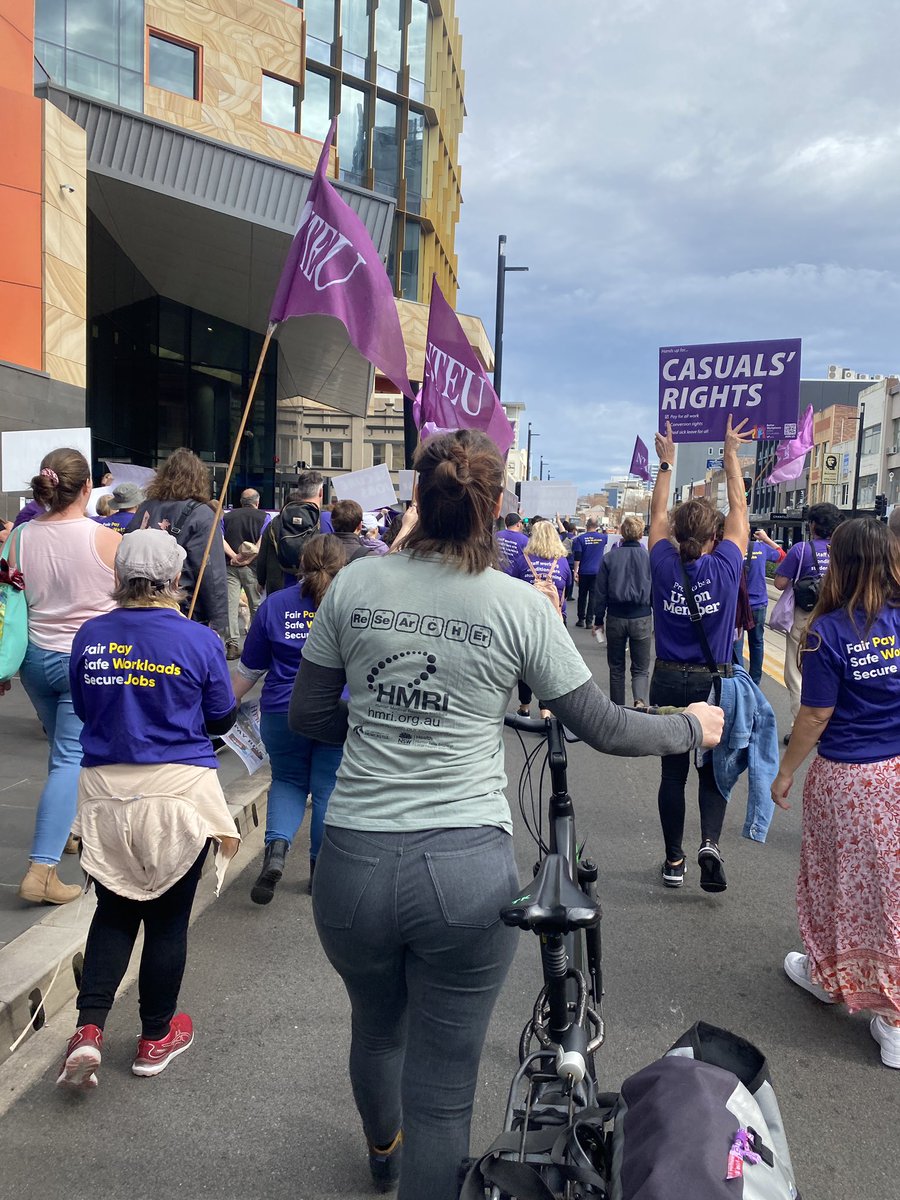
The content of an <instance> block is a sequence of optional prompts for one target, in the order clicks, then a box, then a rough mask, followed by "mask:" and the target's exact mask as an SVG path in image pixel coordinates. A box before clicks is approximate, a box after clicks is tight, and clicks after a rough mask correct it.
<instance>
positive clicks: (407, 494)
mask: <svg viewBox="0 0 900 1200" xmlns="http://www.w3.org/2000/svg"><path fill="white" fill-rule="evenodd" d="M397 477H398V478H397V499H398V500H399V501H400V502H401V504H402V503H403V501H404V500H412V494H413V483H414V482H415V478H416V473H415V471H398V472H397Z"/></svg>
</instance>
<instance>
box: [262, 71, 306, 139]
mask: <svg viewBox="0 0 900 1200" xmlns="http://www.w3.org/2000/svg"><path fill="white" fill-rule="evenodd" d="M262 119H263V122H264V123H265V124H266V125H277V126H278V128H279V129H289V130H290V131H291V133H298V132H299V131H300V88H299V86H298V85H297V84H296V83H288V81H287V80H286V79H278V78H276V76H274V75H267V74H266V73H265V71H264V72H263V77H262Z"/></svg>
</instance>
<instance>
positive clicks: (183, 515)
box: [169, 500, 200, 542]
mask: <svg viewBox="0 0 900 1200" xmlns="http://www.w3.org/2000/svg"><path fill="white" fill-rule="evenodd" d="M199 507H200V501H199V500H187V501H186V502H185V503H184V504H183V505H182V507H181V508H180V509H179V511H178V516H177V517H176V518H175V524H174V525H170V526H169V533H171V535H172V537H173V538H174V539H175V540H176V542H177V541H178V538H179V536H180V535H181V531H182V529H184V527H185V524H186V523H187V519H188V517H189V516H190V515H191V513H192V512H193V511H194V509H195V508H199Z"/></svg>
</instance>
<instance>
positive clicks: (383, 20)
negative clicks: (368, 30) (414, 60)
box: [375, 0, 403, 92]
mask: <svg viewBox="0 0 900 1200" xmlns="http://www.w3.org/2000/svg"><path fill="white" fill-rule="evenodd" d="M402 43H403V4H402V0H379V2H378V11H377V12H376V14H375V51H376V54H377V57H378V86H379V87H384V88H390V90H391V91H392V92H396V90H397V77H398V75H399V73H400V69H401V67H402V66H403V44H402Z"/></svg>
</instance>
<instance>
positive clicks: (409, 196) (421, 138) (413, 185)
mask: <svg viewBox="0 0 900 1200" xmlns="http://www.w3.org/2000/svg"><path fill="white" fill-rule="evenodd" d="M424 147H425V114H424V113H417V112H410V114H409V124H408V125H407V128H406V208H407V211H408V212H411V213H418V212H421V211H422V160H423V151H424Z"/></svg>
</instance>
